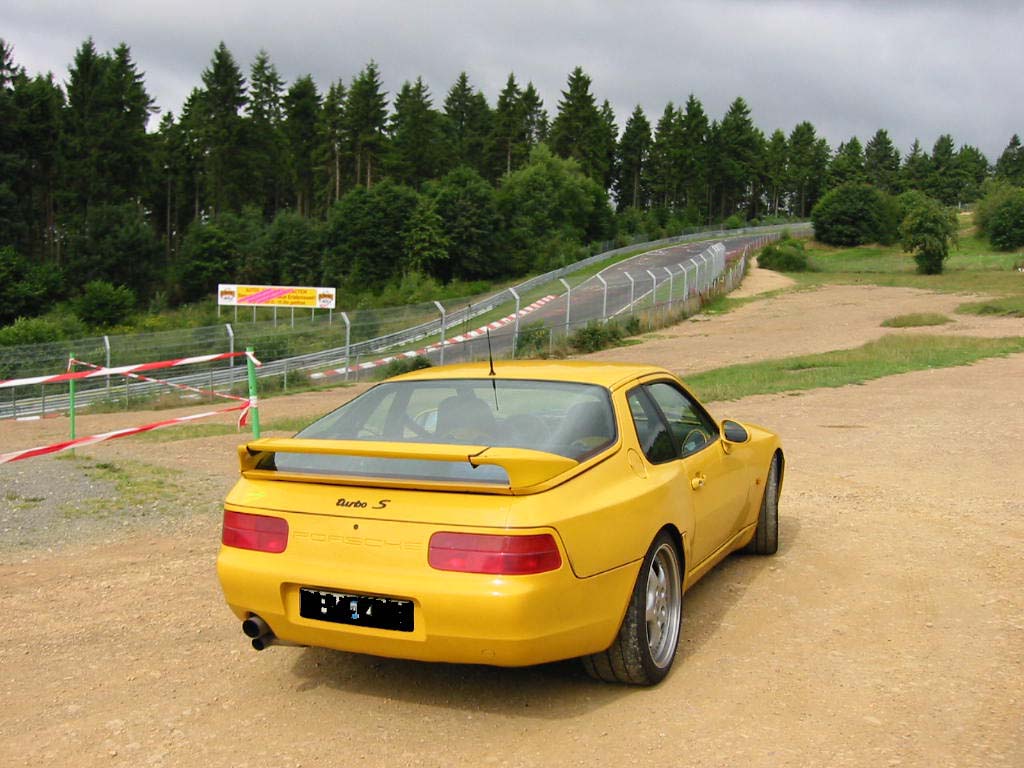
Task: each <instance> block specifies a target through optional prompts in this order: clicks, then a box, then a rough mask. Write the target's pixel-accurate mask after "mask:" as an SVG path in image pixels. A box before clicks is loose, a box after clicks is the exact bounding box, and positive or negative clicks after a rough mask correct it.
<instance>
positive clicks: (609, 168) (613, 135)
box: [596, 99, 619, 192]
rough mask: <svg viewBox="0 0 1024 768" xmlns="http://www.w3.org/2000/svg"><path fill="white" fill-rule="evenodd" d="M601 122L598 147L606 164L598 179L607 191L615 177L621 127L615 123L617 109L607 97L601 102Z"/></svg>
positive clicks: (602, 160) (600, 155)
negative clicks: (615, 109) (616, 152)
mask: <svg viewBox="0 0 1024 768" xmlns="http://www.w3.org/2000/svg"><path fill="white" fill-rule="evenodd" d="M600 113H601V123H600V126H599V131H598V136H597V148H598V151H599V157H600V158H601V162H602V163H603V165H604V174H603V176H602V177H600V178H597V179H596V180H597V181H598V182H599V183H600V184H601V186H603V187H604V189H605V191H606V192H607V191H608V190H609V189H611V186H612V180H613V179H614V178H615V175H616V169H615V161H616V157H615V150H616V148H617V147H618V144H619V127H618V125H616V124H615V111H614V110H613V109H612V105H611V104H610V103H609V102H608V100H607V99H605V100H604V101H603V102H601V110H600Z"/></svg>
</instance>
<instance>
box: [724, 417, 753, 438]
mask: <svg viewBox="0 0 1024 768" xmlns="http://www.w3.org/2000/svg"><path fill="white" fill-rule="evenodd" d="M722 435H723V436H724V437H725V440H726V442H727V443H745V442H747V440H749V439H750V433H749V432H747V428H746V427H744V426H743V425H742V424H740V423H739V422H738V421H732V420H731V419H726V420H725V421H723V422H722Z"/></svg>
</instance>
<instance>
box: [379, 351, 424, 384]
mask: <svg viewBox="0 0 1024 768" xmlns="http://www.w3.org/2000/svg"><path fill="white" fill-rule="evenodd" d="M432 365H433V363H431V362H430V360H428V359H427V358H425V357H424V356H423V355H416V357H400V358H398V359H397V360H392V361H391V362H390V363H388V364H387V365H386V366H385V368H384V378H385V379H390V378H391V377H392V376H399V375H401V374H403V373H409V372H410V371H418V370H420V369H421V368H430V367H431V366H432Z"/></svg>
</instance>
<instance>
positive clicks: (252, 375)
mask: <svg viewBox="0 0 1024 768" xmlns="http://www.w3.org/2000/svg"><path fill="white" fill-rule="evenodd" d="M245 353H246V358H245V367H246V372H247V373H248V374H249V418H250V419H252V436H253V437H254V438H256V439H257V440H259V439H260V403H259V397H258V394H257V392H256V366H255V364H253V362H252V356H253V349H252V347H246V348H245Z"/></svg>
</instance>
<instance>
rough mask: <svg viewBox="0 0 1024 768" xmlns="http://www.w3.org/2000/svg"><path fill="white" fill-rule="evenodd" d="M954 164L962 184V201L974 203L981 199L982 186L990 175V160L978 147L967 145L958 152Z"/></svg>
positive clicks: (960, 197)
mask: <svg viewBox="0 0 1024 768" xmlns="http://www.w3.org/2000/svg"><path fill="white" fill-rule="evenodd" d="M953 164H954V167H955V168H956V175H957V178H958V179H960V182H961V186H960V190H959V199H960V201H962V202H965V203H971V202H974V201H975V200H977V199H978V198H980V197H981V186H982V184H984V182H985V179H987V178H988V175H989V162H988V158H987V157H985V155H984V154H983V153H982V151H981V150H980V149H978V148H977V147H972V146H970V145H969V144H965V145H964V146H962V147H960V149H959V150H957V153H956V158H955V160H954V161H953Z"/></svg>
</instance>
